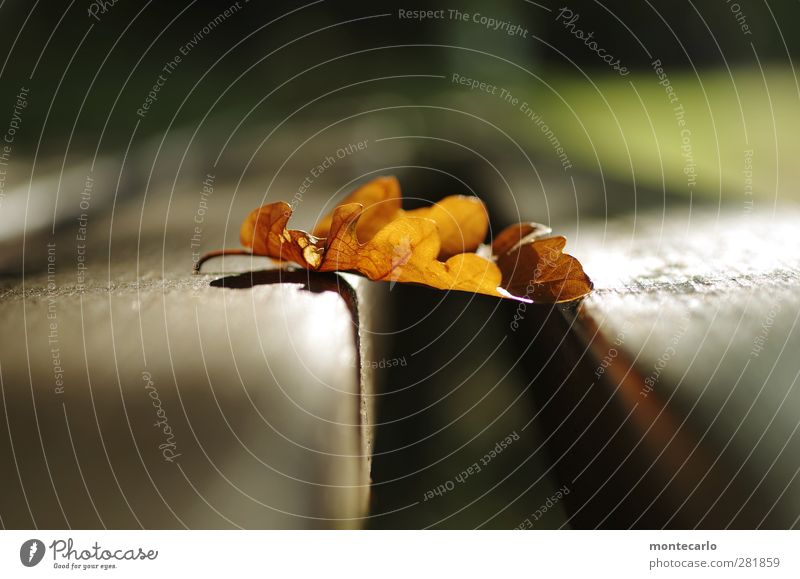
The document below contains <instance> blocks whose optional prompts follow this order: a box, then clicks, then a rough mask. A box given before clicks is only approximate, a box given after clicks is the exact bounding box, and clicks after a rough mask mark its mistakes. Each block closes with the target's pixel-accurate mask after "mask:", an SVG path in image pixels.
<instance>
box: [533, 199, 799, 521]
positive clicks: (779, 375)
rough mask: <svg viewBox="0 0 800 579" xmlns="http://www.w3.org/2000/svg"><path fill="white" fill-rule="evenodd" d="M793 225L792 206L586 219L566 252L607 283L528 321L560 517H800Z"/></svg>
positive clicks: (598, 283) (796, 255) (538, 411)
mask: <svg viewBox="0 0 800 579" xmlns="http://www.w3.org/2000/svg"><path fill="white" fill-rule="evenodd" d="M798 222H800V214H798V212H797V211H795V210H792V209H790V208H789V209H783V210H780V211H777V212H776V213H775V214H774V215H773V214H772V212H771V211H769V212H767V213H766V214H760V215H759V214H754V213H752V212H750V211H744V212H734V213H731V212H728V213H724V212H723V213H722V214H719V213H718V212H714V211H709V210H706V211H695V212H693V213H691V214H689V213H685V214H679V213H678V214H676V213H675V212H671V213H670V215H669V217H668V218H663V217H662V216H661V215H658V214H651V215H649V216H647V215H639V216H637V218H636V219H635V220H634V219H633V218H631V219H629V220H626V219H618V220H616V221H612V222H609V223H608V224H604V225H596V226H593V225H591V224H590V225H588V226H582V227H581V229H580V235H579V236H578V238H576V239H574V240H571V244H570V249H571V251H572V252H573V253H574V254H575V255H577V256H579V257H580V258H581V260H582V261H583V263H584V266H585V268H586V270H587V271H588V272H590V274H591V275H592V277H593V278H594V280H595V282H596V291H595V292H594V294H593V295H592V296H591V297H590V298H589V299H587V300H586V301H585V303H584V304H582V306H581V307H580V308H578V309H574V308H566V309H563V311H561V312H559V313H560V314H561V315H553V314H555V312H540V313H539V314H538V318H537V321H536V322H533V321H532V323H531V324H529V325H528V329H529V333H528V337H529V338H531V339H534V342H533V343H532V344H531V345H530V348H529V349H528V352H529V360H528V361H529V364H530V367H531V368H532V372H536V373H537V374H536V375H537V379H536V380H535V387H534V392H535V393H536V398H537V400H536V405H535V412H536V415H537V420H539V421H540V422H541V424H542V425H543V428H544V429H545V431H546V432H547V433H548V434H549V435H550V437H549V443H550V448H551V453H552V456H553V461H554V465H555V468H556V469H557V471H558V473H559V477H560V479H561V482H562V483H563V484H566V485H568V486H569V487H570V489H571V491H572V492H570V494H569V495H568V496H567V497H566V498H565V504H566V506H567V508H568V518H567V520H566V521H565V523H564V525H568V526H575V527H580V528H587V527H588V528H593V527H598V526H599V527H613V528H628V527H643V528H661V527H672V528H693V527H700V528H728V527H730V528H792V527H794V528H796V527H798V525H800V477H798V473H800V436H798V435H797V431H798V426H799V425H800V413H799V412H798V409H800V388H798V387H797V380H798V373H799V372H800V362H798V358H797V352H798V351H799V350H798V346H800V332H798V329H797V325H796V324H797V318H798V315H799V313H800V298H798V295H800V294H799V292H798V289H800V282H799V281H798V279H799V278H798V273H800V236H798V234H797V223H798ZM537 323H538V324H541V325H544V326H546V328H547V329H546V331H545V332H543V333H542V332H537V328H536V324H537ZM537 334H538V335H537ZM525 346H526V347H527V346H528V344H525Z"/></svg>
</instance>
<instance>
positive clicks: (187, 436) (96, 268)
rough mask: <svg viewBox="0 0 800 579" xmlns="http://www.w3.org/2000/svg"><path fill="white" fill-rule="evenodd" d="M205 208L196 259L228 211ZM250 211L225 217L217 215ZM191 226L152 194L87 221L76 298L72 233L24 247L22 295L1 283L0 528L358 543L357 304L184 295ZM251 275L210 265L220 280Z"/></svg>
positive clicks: (265, 279)
mask: <svg viewBox="0 0 800 579" xmlns="http://www.w3.org/2000/svg"><path fill="white" fill-rule="evenodd" d="M198 183H199V180H198ZM102 186H113V183H103V184H101V183H98V184H97V185H96V187H102ZM254 190H255V189H254ZM69 194H70V197H69V199H70V203H73V202H75V201H76V199H77V197H76V195H77V193H76V192H75V191H70V192H69ZM214 195H215V197H214V198H213V200H211V201H209V204H210V205H211V206H212V208H213V210H211V209H209V210H208V211H207V212H206V213H205V214H204V216H203V217H204V220H203V230H204V236H203V239H202V246H203V248H205V249H207V248H212V247H215V246H216V245H217V243H219V244H220V246H222V245H225V239H224V237H223V235H222V232H224V231H226V227H225V223H226V213H227V211H226V209H227V203H228V202H229V201H231V200H232V198H233V197H232V193H231V191H230V190H226V188H225V187H223V186H221V185H219V184H218V185H217V190H216V191H215V193H214ZM259 201H260V197H259V196H257V195H256V194H253V193H251V194H240V195H239V196H238V197H237V198H236V199H235V201H231V202H233V203H234V204H235V205H236V207H237V209H236V210H234V213H235V211H237V210H238V208H239V207H240V206H241V207H252V206H255V205H257V204H258V203H259ZM197 210H198V194H197V192H195V191H188V192H179V194H178V195H177V196H175V197H174V198H170V197H169V196H168V195H167V194H166V193H165V192H164V191H163V190H160V191H158V192H151V195H150V197H149V198H148V200H147V201H146V202H145V201H143V200H142V199H141V198H137V200H136V201H135V202H128V203H121V206H120V207H117V208H116V213H115V215H116V216H115V217H114V216H111V215H109V214H108V213H107V212H103V213H96V212H93V213H92V214H91V218H90V219H91V221H90V225H89V228H88V238H89V241H88V245H89V250H88V257H87V262H86V264H87V265H88V267H87V270H86V274H85V279H84V278H79V277H78V273H79V272H78V269H77V264H78V261H77V258H76V256H77V252H76V250H77V243H76V231H77V227H78V225H77V224H72V223H71V224H70V225H69V226H68V227H63V228H59V229H58V230H57V232H56V234H55V235H54V236H53V237H49V238H47V239H45V240H39V239H33V238H29V239H28V242H27V244H26V251H27V259H26V263H25V265H26V275H25V276H24V277H23V276H22V275H21V274H12V275H8V276H6V278H4V280H3V284H2V290H0V291H1V292H2V293H1V295H0V319H2V320H3V332H2V333H1V334H0V378H1V379H2V381H1V382H0V387H1V388H0V389H1V390H2V397H1V398H0V404H2V412H0V422H2V426H1V427H0V464H2V474H1V475H0V477H2V489H3V491H2V493H0V517H2V520H0V523H1V524H2V525H3V526H4V527H7V528H29V527H39V528H64V527H72V528H81V527H88V528H94V527H108V528H138V527H145V528H183V527H189V528H208V527H211V528H228V527H245V528H274V527H279V528H319V527H322V528H329V527H358V526H361V525H362V517H364V516H365V515H366V509H367V503H368V499H369V482H370V480H369V467H370V461H369V457H370V455H371V445H372V441H371V428H370V425H369V422H370V420H371V416H370V415H369V414H370V400H371V392H370V390H369V389H370V388H371V377H370V375H369V374H370V369H369V368H368V367H367V368H365V369H364V371H363V373H362V372H360V371H359V361H360V359H362V358H367V359H373V357H374V354H373V353H372V352H371V351H370V348H371V340H370V339H369V334H368V332H367V330H368V328H369V327H370V324H371V322H370V316H371V314H373V313H375V311H376V308H377V306H376V305H375V304H374V303H373V301H372V299H373V298H372V297H371V296H369V295H367V293H365V292H367V290H368V288H367V286H365V285H363V284H361V283H360V281H359V280H357V279H352V278H351V279H349V281H348V280H345V279H344V278H343V277H339V276H336V275H330V276H313V277H311V278H309V277H308V276H306V275H305V274H304V273H297V274H286V273H285V272H284V273H278V272H265V273H259V274H257V275H256V276H254V277H251V276H249V275H245V276H238V277H237V276H236V275H234V274H231V275H227V276H225V275H223V274H221V273H208V274H204V275H200V276H193V275H192V274H191V266H192V261H191V260H192V249H191V245H190V238H191V235H192V232H193V227H194V225H195V223H194V221H193V220H194V217H195V216H196V215H197ZM235 214H237V215H238V214H244V213H243V211H240V212H239V213H235ZM227 229H228V231H227V234H228V236H229V238H230V239H232V240H235V238H236V228H235V227H229V228H227ZM109 239H110V240H111V242H109ZM47 243H52V244H53V249H52V255H53V265H52V268H51V271H50V274H51V276H52V277H51V276H50V275H48V270H47V265H48V262H47V258H48V251H47ZM227 245H229V246H230V245H235V241H233V242H232V243H231V242H229V243H228V244H227ZM220 266H221V261H220V260H218V261H216V262H213V263H209V264H208V269H209V270H210V271H211V272H214V271H219V268H220ZM264 267H267V263H266V261H265V260H257V261H251V260H250V259H245V260H240V261H239V262H238V263H234V262H233V261H230V260H227V261H226V270H229V271H235V270H237V269H238V270H250V269H262V268H264ZM221 278H224V282H222V281H220V280H221ZM278 281H282V282H285V283H275V282H278ZM212 282H213V283H212ZM80 284H83V285H80ZM223 285H224V286H226V287H222V286H223ZM159 410H160V411H161V412H160V414H159Z"/></svg>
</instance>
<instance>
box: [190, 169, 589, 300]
mask: <svg viewBox="0 0 800 579" xmlns="http://www.w3.org/2000/svg"><path fill="white" fill-rule="evenodd" d="M291 214H292V209H291V207H290V206H289V205H288V204H287V203H284V202H279V203H271V204H268V205H264V206H263V207H260V208H258V209H256V210H254V211H252V212H251V213H250V214H249V215H248V216H247V219H245V221H244V223H243V224H242V228H241V231H240V237H241V242H242V245H244V246H245V247H248V248H250V249H251V250H252V253H254V254H256V255H266V256H268V257H272V258H275V259H279V260H282V261H292V262H294V263H297V264H298V265H300V266H301V267H304V268H306V269H311V270H315V271H353V272H358V273H360V274H362V275H364V276H366V277H368V278H369V279H371V280H382V281H396V282H406V283H418V284H423V285H427V286H430V287H434V288H438V289H443V290H460V291H469V292H475V293H482V294H487V295H492V296H497V297H504V298H512V299H516V300H520V301H525V302H531V301H533V302H547V303H555V302H564V301H570V300H574V299H577V298H580V297H583V296H585V295H586V294H588V293H589V292H590V291H591V290H592V282H591V280H589V278H588V277H587V276H586V274H585V273H584V272H583V268H582V267H581V265H580V263H579V262H578V260H577V259H575V258H574V257H572V256H570V255H567V254H565V253H562V249H563V248H564V245H565V244H566V239H564V238H563V237H544V236H546V235H548V234H549V233H550V229H549V228H548V227H546V226H544V225H540V224H536V223H519V224H516V225H512V226H510V227H507V228H506V229H504V230H503V231H502V232H501V233H500V234H499V235H497V236H496V237H495V239H494V242H493V244H492V248H491V252H492V254H493V255H492V256H491V257H488V256H487V257H483V256H481V255H478V254H477V253H473V252H474V251H476V250H478V249H479V247H481V243H482V242H483V239H484V238H485V236H486V232H487V229H488V226H489V219H488V215H487V214H486V208H485V207H484V205H483V203H482V202H481V201H480V200H479V199H477V198H474V197H464V196H451V197H445V198H444V199H442V200H441V201H439V202H438V203H436V204H434V205H432V206H430V207H425V208H422V209H415V210H412V211H404V210H403V209H402V207H401V197H400V186H399V184H398V182H397V180H396V179H395V178H394V177H380V178H378V179H375V180H373V181H370V182H369V183H367V184H365V185H363V186H361V187H359V188H358V189H356V190H355V191H354V192H353V193H351V194H350V195H349V196H348V197H347V198H345V199H344V200H343V201H342V203H340V204H339V205H338V206H336V207H335V208H334V210H333V211H332V212H331V214H330V215H328V216H326V217H325V218H323V219H322V220H321V221H320V222H319V223H318V224H317V226H316V227H315V228H314V235H311V234H308V233H306V232H304V231H299V230H293V229H287V228H286V225H287V223H288V221H289V217H290V216H291ZM199 263H202V261H201V262H199Z"/></svg>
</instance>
